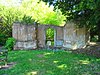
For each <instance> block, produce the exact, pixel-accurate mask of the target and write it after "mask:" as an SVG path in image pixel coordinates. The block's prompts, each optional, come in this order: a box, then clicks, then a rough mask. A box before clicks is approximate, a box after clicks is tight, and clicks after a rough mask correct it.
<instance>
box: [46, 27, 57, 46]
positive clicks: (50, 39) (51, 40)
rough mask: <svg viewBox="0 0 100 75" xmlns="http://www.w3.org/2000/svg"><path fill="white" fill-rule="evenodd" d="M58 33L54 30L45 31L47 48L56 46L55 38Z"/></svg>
mask: <svg viewBox="0 0 100 75" xmlns="http://www.w3.org/2000/svg"><path fill="white" fill-rule="evenodd" d="M55 34H56V31H55V29H53V28H47V29H46V30H45V45H46V46H47V47H54V46H55V37H56V35H55Z"/></svg>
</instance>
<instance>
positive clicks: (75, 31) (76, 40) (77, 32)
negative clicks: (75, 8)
mask: <svg viewBox="0 0 100 75" xmlns="http://www.w3.org/2000/svg"><path fill="white" fill-rule="evenodd" d="M86 34H87V35H86ZM88 37H89V36H88V33H86V28H85V27H84V28H77V27H76V25H75V23H74V22H68V23H67V24H66V25H65V27H64V44H63V46H64V47H67V48H71V49H77V48H83V47H85V46H86V43H87V41H88V40H89V39H87V40H86V38H88Z"/></svg>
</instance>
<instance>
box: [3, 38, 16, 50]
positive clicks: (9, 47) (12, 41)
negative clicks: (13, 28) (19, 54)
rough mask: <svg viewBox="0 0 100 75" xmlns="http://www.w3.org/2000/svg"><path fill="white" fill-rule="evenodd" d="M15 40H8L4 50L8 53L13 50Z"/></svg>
mask: <svg viewBox="0 0 100 75" xmlns="http://www.w3.org/2000/svg"><path fill="white" fill-rule="evenodd" d="M15 42H16V40H15V39H14V38H8V39H7V41H6V44H5V46H4V47H5V48H6V49H8V50H9V51H11V50H13V46H14V44H15Z"/></svg>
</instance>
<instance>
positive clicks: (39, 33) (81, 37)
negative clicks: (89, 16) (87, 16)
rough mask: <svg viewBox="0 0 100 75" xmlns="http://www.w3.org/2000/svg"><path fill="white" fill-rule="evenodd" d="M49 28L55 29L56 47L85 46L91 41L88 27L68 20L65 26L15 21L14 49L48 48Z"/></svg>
mask: <svg viewBox="0 0 100 75" xmlns="http://www.w3.org/2000/svg"><path fill="white" fill-rule="evenodd" d="M48 28H52V29H54V30H55V32H54V47H56V48H57V47H58V48H70V49H77V48H84V47H86V45H87V44H88V42H89V32H88V31H87V29H86V28H85V27H84V28H77V27H76V24H75V23H74V22H68V23H67V24H65V25H64V26H54V25H36V24H33V25H25V24H21V23H14V24H13V32H12V35H13V37H14V38H15V39H16V44H15V46H14V50H19V49H37V48H46V46H47V43H46V29H48Z"/></svg>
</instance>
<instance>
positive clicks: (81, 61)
mask: <svg viewBox="0 0 100 75" xmlns="http://www.w3.org/2000/svg"><path fill="white" fill-rule="evenodd" d="M79 62H80V63H81V64H89V63H90V61H89V60H79Z"/></svg>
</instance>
